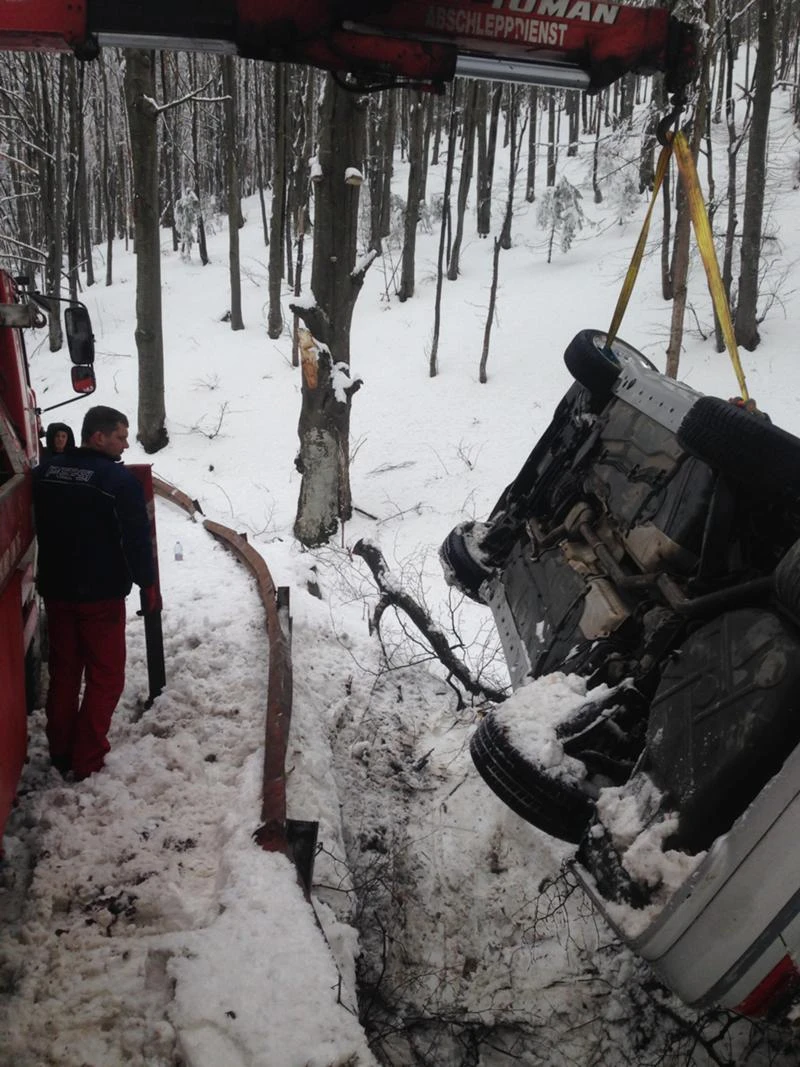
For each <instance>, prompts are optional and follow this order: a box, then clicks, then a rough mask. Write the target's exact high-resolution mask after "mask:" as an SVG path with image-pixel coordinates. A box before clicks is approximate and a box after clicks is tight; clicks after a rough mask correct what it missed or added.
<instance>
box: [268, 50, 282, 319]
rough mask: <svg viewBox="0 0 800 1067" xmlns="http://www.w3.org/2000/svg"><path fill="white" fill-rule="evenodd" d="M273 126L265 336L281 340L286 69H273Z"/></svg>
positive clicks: (280, 66) (279, 66) (279, 65)
mask: <svg viewBox="0 0 800 1067" xmlns="http://www.w3.org/2000/svg"><path fill="white" fill-rule="evenodd" d="M272 73H273V78H274V86H275V93H274V107H273V122H274V125H275V133H274V138H273V142H274V149H273V156H272V211H271V214H270V223H269V315H268V321H267V334H268V335H269V336H270V337H272V338H277V337H280V335H281V331H282V330H283V312H282V311H281V282H282V281H283V263H284V255H283V252H284V229H285V225H284V224H285V212H286V164H287V160H286V155H287V153H286V113H287V107H286V68H285V67H284V66H282V65H281V64H278V65H276V66H275V67H274V68H273V72H272Z"/></svg>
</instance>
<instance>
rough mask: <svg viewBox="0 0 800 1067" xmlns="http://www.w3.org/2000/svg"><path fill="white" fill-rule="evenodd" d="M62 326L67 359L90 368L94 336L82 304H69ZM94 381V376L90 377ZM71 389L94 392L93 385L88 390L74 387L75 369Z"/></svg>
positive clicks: (92, 361)
mask: <svg viewBox="0 0 800 1067" xmlns="http://www.w3.org/2000/svg"><path fill="white" fill-rule="evenodd" d="M64 326H65V327H66V331H67V345H68V346H69V358H70V359H71V360H72V362H73V363H74V364H76V366H81V367H82V368H86V367H87V366H88V367H91V365H92V364H93V363H94V334H93V333H92V320H91V319H90V318H89V312H88V311H87V310H86V308H85V307H84V305H83V304H70V306H69V307H67V308H65V309H64ZM92 379H93V380H94V375H92ZM72 387H73V388H74V389H75V390H76V392H87V391H88V392H90V393H91V392H94V385H92V388H91V389H89V390H85V389H77V387H76V386H75V368H73V371H72Z"/></svg>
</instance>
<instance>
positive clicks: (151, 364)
mask: <svg viewBox="0 0 800 1067" xmlns="http://www.w3.org/2000/svg"><path fill="white" fill-rule="evenodd" d="M155 88H156V80H155V53H153V52H143V51H140V50H138V49H126V50H125V101H126V104H127V108H128V124H129V126H130V131H131V153H132V156H133V225H134V235H135V236H134V241H135V245H136V334H135V336H136V349H137V352H138V354H139V417H138V423H139V426H138V432H137V435H136V436H137V438H138V440H139V441H141V443H142V447H143V448H144V450H145V452H150V453H151V452H158V450H159V449H161V448H163V447H164V446H165V445H166V444H167V443H168V442H169V437H168V435H167V430H166V426H165V422H166V410H165V407H164V341H163V334H162V328H161V240H160V236H161V235H160V229H159V210H158V207H159V205H158V112H157V111H156V109H155V105H154V98H155Z"/></svg>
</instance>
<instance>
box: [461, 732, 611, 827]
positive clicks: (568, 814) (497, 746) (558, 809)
mask: <svg viewBox="0 0 800 1067" xmlns="http://www.w3.org/2000/svg"><path fill="white" fill-rule="evenodd" d="M470 755H471V756H472V761H473V763H474V764H475V767H476V768H477V770H478V773H479V774H480V776H481V777H482V778H483V780H484V781H485V782H486V784H487V785H488V786H489V788H490V789H491V790H492V791H493V792H494V793H495V794H496V795H497V796H498V797H499V798H500V800H502V801H503V803H504V804H507V805H508V807H509V808H511V810H512V811H514V812H516V814H517V815H519V816H520V818H522V819H525V821H526V822H529V823H532V824H533V825H534V826H537V827H538V828H539V829H540V830H543V831H544V832H545V833H546V834H550V836H551V837H557V838H560V839H561V840H562V841H569V842H570V843H572V844H577V843H578V842H579V841H580V840H581V838H582V837H583V834H584V831H585V830H586V827H587V826H588V825H589V821H590V820H591V817H592V813H593V811H594V802H593V800H592V799H591V798H590V796H589V795H588V794H587V793H586V792H585V791H584V789H583V788H582V786H581V783H580V782H578V781H577V780H576V781H575V782H574V783H572V782H570V781H568V780H567V779H565V778H556V777H553V776H550V775H548V774H547V773H546V772H545V771H544V770H543V769H542V768H540V767H537V766H535V765H534V764H532V763H531V762H529V761H528V760H527V759H525V758H524V757H523V756H522V754H521V753H520V752H519V751H518V750H517V749H516V748H515V747H514V746H513V745H512V744H511V742H510V741H509V738H508V735H507V733H506V731H505V730H504V729H503V727H502V726H501V724H500V723H498V722H497V720H496V719H495V717H494V716H493V715H492V714H489V715H487V716H486V717H485V718H484V719H482V721H481V722H480V724H479V725H478V728H477V729H476V731H475V733H474V734H473V735H472V740H471V741H470Z"/></svg>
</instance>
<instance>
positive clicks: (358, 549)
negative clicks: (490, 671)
mask: <svg viewBox="0 0 800 1067" xmlns="http://www.w3.org/2000/svg"><path fill="white" fill-rule="evenodd" d="M353 555H354V556H360V557H361V559H363V560H364V562H365V563H366V564H367V566H368V567H369V569H370V571H371V572H372V577H373V578H374V579H375V584H376V585H377V586H378V589H379V591H380V594H381V598H380V600H379V601H378V605H377V607H376V608H375V611H374V613H373V615H372V617H371V618H370V624H369V625H370V632H372V631H373V630H377V629H378V627H379V625H380V620H381V616H382V615H383V613H384V611H385V610H386V608H387V607H389V606H390V605H391V606H392V607H394V608H397V609H398V610H401V611H404V612H405V613H406V615H408V617H409V619H411V621H412V622H413V623H414V625H415V626H416V627H417V629H418V630H419V631H420V633H421V634H422V635H423V637H424V638H425V640H426V641H427V642H428V644H429V645H430V646H431V648H432V649H433V651H434V653H435V655H436V657H437V659H438V660H439V661H440V662H441V663H442V664H443V665H444V666H445V667H446V668H447V670H448V671H449V672H450V674H451V675H452V676H453V677H454V678H456V679H457V680H458V681H459V682H460V683H461V685H463V686H464V688H465V689H466V690H467V692H469V693H474V694H476V695H483V696H485V697H487V698H488V699H489V700H493V701H495V702H497V703H500V702H501V701H503V700H505V699H506V694H505V693H503V692H502V691H501V690H499V689H494V688H492V687H491V686H487V685H484V684H483V682H480V681H478V680H476V679H474V678H473V677H472V676H471V674H470V673H469V671H468V670H467V668H466V667H465V665H464V664H463V663H461V661H460V660H458V659H457V658H456V656H455V655H454V654H453V651H452V649H451V648H450V645H449V644H448V641H447V638H446V637H445V635H444V634H443V633H442V631H441V630H439V629H438V628H437V627H436V624H435V623H434V621H433V619H432V618H431V617H430V615H429V614H428V612H427V611H425V609H424V608H423V607H421V606H420V605H419V604H418V603H417V602H416V600H414V599H413V597H411V596H409V595H408V593H405V592H403V590H402V589H401V588H400V587H399V585H398V583H397V582H396V581H395V580H394V579H393V578H392V576H391V574H390V573H389V568H388V567H387V566H386V560H385V559H384V558H383V554H382V553H381V550H380V549H379V548H378V547H377V545H373V544H371V543H370V542H369V541H364V540H361V541H357V542H356V543H355V545H354V546H353Z"/></svg>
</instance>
